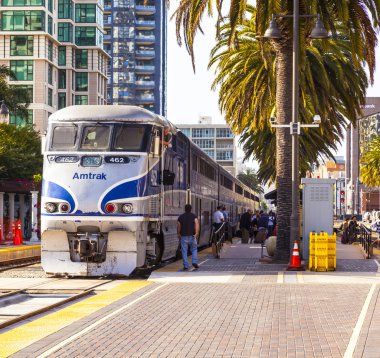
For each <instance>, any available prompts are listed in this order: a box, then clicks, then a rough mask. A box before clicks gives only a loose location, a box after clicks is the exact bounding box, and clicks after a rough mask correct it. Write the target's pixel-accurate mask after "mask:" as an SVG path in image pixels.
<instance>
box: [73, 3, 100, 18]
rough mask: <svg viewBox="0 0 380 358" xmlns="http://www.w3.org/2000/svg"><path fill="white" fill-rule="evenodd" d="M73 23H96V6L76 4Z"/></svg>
mask: <svg viewBox="0 0 380 358" xmlns="http://www.w3.org/2000/svg"><path fill="white" fill-rule="evenodd" d="M75 22H96V5H95V4H76V5H75Z"/></svg>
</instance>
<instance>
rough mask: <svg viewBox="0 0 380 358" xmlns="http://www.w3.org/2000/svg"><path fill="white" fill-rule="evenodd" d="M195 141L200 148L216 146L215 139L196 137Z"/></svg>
mask: <svg viewBox="0 0 380 358" xmlns="http://www.w3.org/2000/svg"><path fill="white" fill-rule="evenodd" d="M194 143H195V144H196V145H197V146H198V147H199V148H202V149H204V148H214V147H215V143H214V140H213V139H194Z"/></svg>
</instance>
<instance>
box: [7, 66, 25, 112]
mask: <svg viewBox="0 0 380 358" xmlns="http://www.w3.org/2000/svg"><path fill="white" fill-rule="evenodd" d="M8 77H9V78H11V79H15V74H14V73H13V72H12V71H11V70H10V69H9V68H8V67H7V66H5V65H0V99H1V100H4V101H5V103H6V105H7V107H8V109H9V112H11V113H17V114H20V115H21V116H23V117H24V118H27V116H28V107H29V104H30V102H31V98H30V95H29V92H28V91H27V90H26V89H25V87H23V86H12V85H9V83H8Z"/></svg>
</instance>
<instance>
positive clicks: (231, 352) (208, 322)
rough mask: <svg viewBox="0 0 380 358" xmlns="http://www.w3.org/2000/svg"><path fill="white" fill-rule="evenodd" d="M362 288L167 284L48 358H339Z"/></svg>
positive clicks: (364, 290) (364, 291)
mask: <svg viewBox="0 0 380 358" xmlns="http://www.w3.org/2000/svg"><path fill="white" fill-rule="evenodd" d="M369 288H370V285H352V286H347V285H344V286H342V285H301V284H295V285H294V284H289V285H276V284H239V285H236V284H214V285H210V284H186V283H182V284H170V285H167V286H165V287H164V288H162V289H161V290H159V291H157V292H156V293H154V294H153V295H151V296H149V297H148V298H146V299H145V300H143V301H141V302H138V303H136V305H134V306H133V307H131V308H129V309H127V310H125V311H123V312H122V313H121V314H120V315H119V316H118V317H117V318H116V319H112V320H110V321H109V322H106V323H105V324H104V325H102V326H99V327H96V328H95V329H93V330H92V331H91V332H89V333H87V334H85V335H84V336H82V337H80V338H77V339H76V340H75V341H73V342H71V343H69V344H67V345H66V346H65V347H63V348H62V349H60V350H59V351H57V352H55V353H54V354H52V355H51V357H69V356H70V357H72V356H77V354H80V355H81V356H105V357H111V356H113V357H178V358H180V357H186V358H188V357H247V358H248V357H288V358H291V357H342V356H343V354H344V352H345V350H346V347H347V344H348V342H349V339H350V336H351V333H352V330H353V328H354V326H355V324H356V321H357V318H358V316H359V314H360V311H361V306H362V304H363V303H364V301H365V298H366V295H367V294H368V290H369ZM353 298H355V302H356V304H355V305H352V300H353ZM347 307H350V309H349V310H348V309H347ZM94 337H96V339H94Z"/></svg>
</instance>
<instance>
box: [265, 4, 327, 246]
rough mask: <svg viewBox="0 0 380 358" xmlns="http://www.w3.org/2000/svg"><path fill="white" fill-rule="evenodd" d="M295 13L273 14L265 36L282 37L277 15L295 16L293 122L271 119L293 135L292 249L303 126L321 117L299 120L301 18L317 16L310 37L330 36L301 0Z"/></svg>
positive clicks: (316, 122) (316, 123)
mask: <svg viewBox="0 0 380 358" xmlns="http://www.w3.org/2000/svg"><path fill="white" fill-rule="evenodd" d="M293 8H294V14H293V15H272V20H271V22H270V25H269V28H268V29H267V30H266V31H265V34H264V37H265V38H271V39H278V38H281V32H280V30H279V29H278V27H277V24H276V20H275V18H276V17H292V18H293V75H292V122H291V123H290V124H282V125H280V124H275V121H273V120H272V119H271V124H272V127H289V129H290V134H291V135H292V214H291V217H290V240H291V245H290V250H291V251H292V249H293V244H294V241H295V240H298V238H299V236H300V235H299V212H298V204H299V184H298V160H299V154H298V152H299V143H298V142H299V140H298V135H299V134H300V130H301V127H318V126H319V123H320V122H321V119H320V117H319V116H315V117H314V124H303V125H300V123H299V122H298V111H299V103H298V97H299V83H298V52H299V39H298V37H299V20H300V18H308V17H309V18H310V17H317V21H316V24H315V27H314V29H313V30H312V32H311V34H310V38H314V39H323V38H327V37H328V33H327V31H326V29H325V28H324V26H323V23H322V21H321V20H320V18H319V15H300V13H299V0H293Z"/></svg>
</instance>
